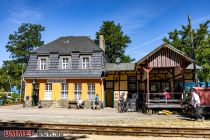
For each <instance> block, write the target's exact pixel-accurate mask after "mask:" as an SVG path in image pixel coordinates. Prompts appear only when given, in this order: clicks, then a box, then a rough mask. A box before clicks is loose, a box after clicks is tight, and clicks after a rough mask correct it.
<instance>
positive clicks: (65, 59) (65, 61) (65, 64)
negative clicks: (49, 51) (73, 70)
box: [62, 58, 69, 69]
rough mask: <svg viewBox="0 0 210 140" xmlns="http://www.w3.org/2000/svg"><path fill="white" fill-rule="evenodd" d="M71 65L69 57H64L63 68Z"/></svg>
mask: <svg viewBox="0 0 210 140" xmlns="http://www.w3.org/2000/svg"><path fill="white" fill-rule="evenodd" d="M68 67H69V58H62V69H68Z"/></svg>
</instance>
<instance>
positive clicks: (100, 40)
mask: <svg viewBox="0 0 210 140" xmlns="http://www.w3.org/2000/svg"><path fill="white" fill-rule="evenodd" d="M99 47H100V48H101V49H102V50H103V51H104V52H105V49H106V48H105V40H104V36H103V35H99Z"/></svg>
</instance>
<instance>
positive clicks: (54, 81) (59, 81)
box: [47, 79, 66, 83]
mask: <svg viewBox="0 0 210 140" xmlns="http://www.w3.org/2000/svg"><path fill="white" fill-rule="evenodd" d="M47 82H48V83H66V79H48V80H47Z"/></svg>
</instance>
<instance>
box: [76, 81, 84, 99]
mask: <svg viewBox="0 0 210 140" xmlns="http://www.w3.org/2000/svg"><path fill="white" fill-rule="evenodd" d="M81 93H82V84H81V83H75V84H74V100H79V98H81Z"/></svg>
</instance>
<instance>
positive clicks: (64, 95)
mask: <svg viewBox="0 0 210 140" xmlns="http://www.w3.org/2000/svg"><path fill="white" fill-rule="evenodd" d="M103 44H104V43H103V40H102V42H101V45H102V46H101V47H102V48H100V47H99V46H98V45H96V44H95V43H94V42H93V41H92V40H91V39H89V38H88V37H81V36H79V37H73V36H70V37H61V38H58V39H57V40H55V41H52V42H50V43H48V44H46V45H44V46H42V47H40V48H38V49H36V50H34V51H33V52H31V55H30V59H29V62H28V66H27V69H26V72H25V73H24V75H23V77H24V79H25V83H26V84H25V104H26V105H28V106H31V105H32V103H33V105H37V103H38V102H39V103H40V104H41V105H42V106H43V107H50V106H55V107H67V105H68V101H74V100H78V99H79V98H82V99H83V100H84V101H85V102H86V104H87V105H89V104H90V102H91V101H93V100H94V98H95V96H96V95H98V96H99V101H101V102H102V100H103V98H104V95H103V94H104V92H103V91H104V89H103V76H102V74H103V69H104V67H105V64H106V57H105V54H104V51H103V50H104V48H103V47H104V46H103Z"/></svg>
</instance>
